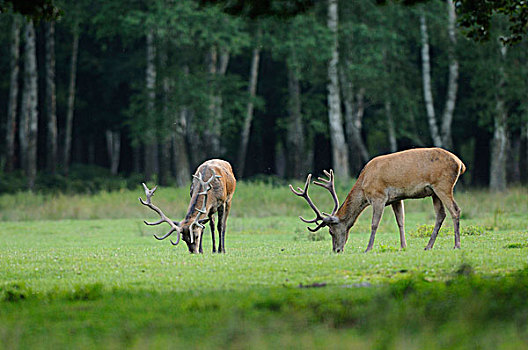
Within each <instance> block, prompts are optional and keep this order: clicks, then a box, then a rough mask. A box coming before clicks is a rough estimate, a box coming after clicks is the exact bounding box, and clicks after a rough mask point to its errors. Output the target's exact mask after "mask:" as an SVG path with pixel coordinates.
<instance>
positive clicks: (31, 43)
mask: <svg viewBox="0 0 528 350" xmlns="http://www.w3.org/2000/svg"><path fill="white" fill-rule="evenodd" d="M25 40H26V44H25V50H24V51H25V52H24V54H25V63H24V95H25V96H24V98H23V99H22V100H23V101H24V104H25V107H24V112H25V117H24V120H25V122H24V124H25V125H24V129H25V130H24V134H25V135H24V137H25V138H26V146H25V148H26V152H27V154H26V157H25V158H26V159H25V160H26V164H25V169H26V175H27V178H28V187H29V188H30V189H33V188H34V186H35V179H36V177H37V132H38V111H37V103H38V96H37V53H36V42H35V41H36V39H35V28H34V26H33V21H30V22H28V23H27V24H26V33H25Z"/></svg>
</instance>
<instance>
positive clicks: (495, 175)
mask: <svg viewBox="0 0 528 350" xmlns="http://www.w3.org/2000/svg"><path fill="white" fill-rule="evenodd" d="M499 45H500V55H501V63H500V65H501V66H500V68H499V83H498V84H497V87H496V91H497V92H496V114H495V118H494V121H493V122H494V123H493V124H494V129H493V140H492V149H491V165H490V190H492V191H503V190H505V189H506V153H507V150H508V132H507V125H506V121H507V118H508V115H507V111H506V105H505V101H504V86H505V84H506V73H505V70H504V64H505V62H504V61H505V59H506V51H507V49H506V46H504V45H503V44H502V43H499Z"/></svg>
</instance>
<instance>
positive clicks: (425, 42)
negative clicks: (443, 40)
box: [420, 13, 442, 147]
mask: <svg viewBox="0 0 528 350" xmlns="http://www.w3.org/2000/svg"><path fill="white" fill-rule="evenodd" d="M420 33H421V37H422V82H423V93H424V102H425V110H426V112H427V121H428V122H429V130H430V132H431V138H432V139H433V144H434V145H435V146H436V147H442V139H441V138H440V133H439V132H438V126H437V124H436V116H435V109H434V103H433V92H432V89H431V61H430V57H429V35H428V34H427V22H426V19H425V14H423V13H422V14H421V15H420Z"/></svg>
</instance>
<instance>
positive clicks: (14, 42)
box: [5, 15, 22, 172]
mask: <svg viewBox="0 0 528 350" xmlns="http://www.w3.org/2000/svg"><path fill="white" fill-rule="evenodd" d="M21 26H22V25H21V18H20V16H17V15H15V16H13V25H12V29H11V61H10V69H11V76H10V83H9V101H8V104H7V125H6V168H5V169H6V171H7V172H11V171H13V170H14V162H15V134H16V119H17V118H16V117H17V104H18V74H19V71H20V66H19V59H20V28H21Z"/></svg>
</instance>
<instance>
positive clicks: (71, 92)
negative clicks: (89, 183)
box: [63, 27, 79, 174]
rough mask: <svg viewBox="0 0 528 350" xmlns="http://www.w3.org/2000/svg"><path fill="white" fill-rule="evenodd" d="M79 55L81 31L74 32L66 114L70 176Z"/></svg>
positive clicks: (65, 158)
mask: <svg viewBox="0 0 528 350" xmlns="http://www.w3.org/2000/svg"><path fill="white" fill-rule="evenodd" d="M78 53H79V29H78V27H75V28H74V30H73V42H72V51H71V63H70V82H69V87H68V110H67V112H66V126H65V132H64V157H63V162H64V164H63V166H64V172H65V173H66V174H68V171H69V167H70V158H71V141H72V131H73V114H74V110H75V82H76V79H77V55H78Z"/></svg>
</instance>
